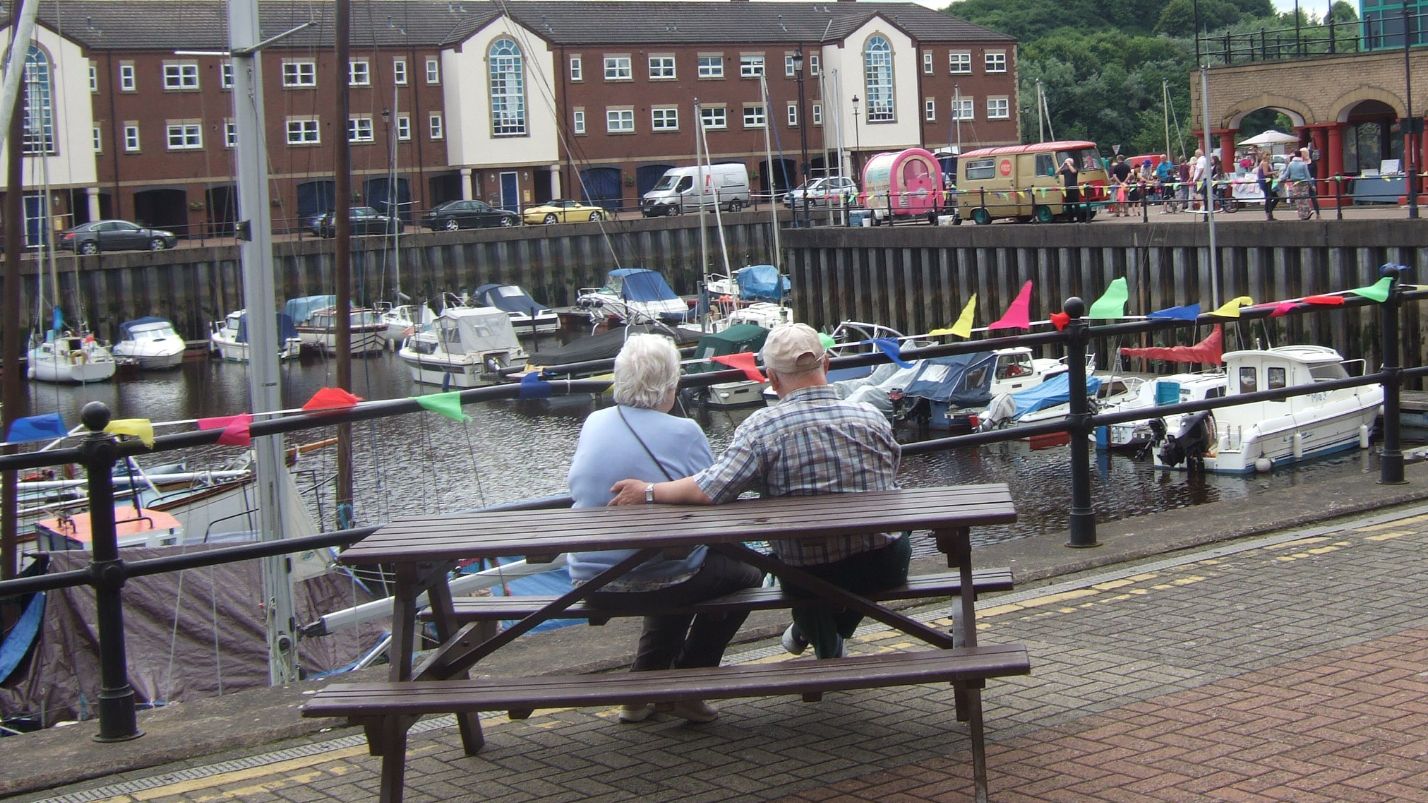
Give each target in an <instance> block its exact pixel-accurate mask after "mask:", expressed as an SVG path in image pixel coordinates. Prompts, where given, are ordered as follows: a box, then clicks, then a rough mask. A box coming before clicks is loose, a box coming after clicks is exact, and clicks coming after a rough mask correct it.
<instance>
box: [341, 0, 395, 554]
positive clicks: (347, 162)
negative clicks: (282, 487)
mask: <svg viewBox="0 0 1428 803" xmlns="http://www.w3.org/2000/svg"><path fill="white" fill-rule="evenodd" d="M334 7H335V11H336V19H335V20H334V23H335V26H334V27H335V28H336V36H337V47H336V50H337V126H338V135H337V143H336V144H337V147H336V151H337V153H336V159H335V160H334V165H333V182H332V186H333V196H334V198H333V200H334V204H333V208H332V224H333V225H332V231H333V234H334V235H335V237H336V241H337V248H336V249H335V251H334V253H333V266H332V268H333V270H332V272H333V273H334V274H336V276H337V315H336V316H335V317H336V323H337V331H336V333H335V337H336V339H337V387H339V388H341V389H343V390H347V391H350V390H352V215H351V212H349V211H348V210H349V209H350V208H351V206H352V144H351V139H352V136H351V134H349V133H348V131H347V126H348V119H349V112H350V106H351V103H350V95H351V92H350V91H349V89H348V86H349V82H350V80H351V78H352V67H351V63H352V62H351V58H350V55H349V54H350V50H351V38H352V15H351V13H350V12H351V2H350V0H337V2H336V3H335V6H334ZM387 194H388V199H389V200H390V197H391V188H390V187H388V188H387ZM388 206H389V207H390V203H389V204H388ZM336 508H337V529H339V530H345V529H347V528H348V527H351V526H352V424H351V423H348V422H344V423H341V424H338V425H337V505H336Z"/></svg>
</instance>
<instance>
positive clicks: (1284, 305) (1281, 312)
mask: <svg viewBox="0 0 1428 803" xmlns="http://www.w3.org/2000/svg"><path fill="white" fill-rule="evenodd" d="M1298 307H1299V302H1298V301H1281V302H1279V303H1278V304H1275V305H1274V311H1273V312H1271V313H1269V317H1271V318H1279V317H1283V316H1285V315H1288V314H1289V313H1291V312H1293V311H1294V310H1295V309H1297V308H1298Z"/></svg>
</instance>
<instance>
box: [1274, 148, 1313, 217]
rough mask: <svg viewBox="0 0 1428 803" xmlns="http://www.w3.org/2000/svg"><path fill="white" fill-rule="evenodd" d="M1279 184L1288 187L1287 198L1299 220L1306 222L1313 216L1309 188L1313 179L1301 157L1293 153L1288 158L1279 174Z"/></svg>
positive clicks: (1311, 194) (1311, 195)
mask: <svg viewBox="0 0 1428 803" xmlns="http://www.w3.org/2000/svg"><path fill="white" fill-rule="evenodd" d="M1279 183H1280V186H1285V185H1288V187H1289V198H1290V200H1292V201H1293V202H1294V209H1295V211H1296V212H1298V213H1299V219H1300V220H1308V219H1309V216H1310V215H1312V214H1314V207H1313V205H1312V204H1311V202H1310V199H1311V198H1312V197H1313V193H1312V191H1311V190H1310V187H1309V185H1310V184H1312V183H1313V177H1312V176H1310V175H1309V166H1308V165H1306V164H1305V163H1304V156H1303V155H1301V154H1300V153H1295V154H1294V156H1293V157H1291V158H1290V160H1289V163H1288V164H1286V165H1285V166H1284V170H1283V171H1282V172H1281V173H1280V176H1279Z"/></svg>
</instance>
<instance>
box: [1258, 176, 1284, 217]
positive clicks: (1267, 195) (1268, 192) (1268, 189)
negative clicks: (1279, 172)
mask: <svg viewBox="0 0 1428 803" xmlns="http://www.w3.org/2000/svg"><path fill="white" fill-rule="evenodd" d="M1259 191H1260V192H1262V193H1264V214H1265V215H1266V216H1272V215H1274V208H1275V207H1276V206H1279V195H1278V194H1277V193H1276V192H1275V191H1274V187H1273V186H1271V185H1270V183H1269V182H1268V181H1261V182H1260V183H1259Z"/></svg>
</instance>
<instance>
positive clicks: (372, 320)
mask: <svg viewBox="0 0 1428 803" xmlns="http://www.w3.org/2000/svg"><path fill="white" fill-rule="evenodd" d="M381 323H382V321H381V320H380V319H379V318H378V317H377V313H376V312H373V311H372V310H369V309H364V310H358V311H356V312H354V313H352V325H353V326H378V325H380V324H381Z"/></svg>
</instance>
